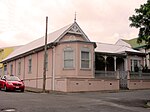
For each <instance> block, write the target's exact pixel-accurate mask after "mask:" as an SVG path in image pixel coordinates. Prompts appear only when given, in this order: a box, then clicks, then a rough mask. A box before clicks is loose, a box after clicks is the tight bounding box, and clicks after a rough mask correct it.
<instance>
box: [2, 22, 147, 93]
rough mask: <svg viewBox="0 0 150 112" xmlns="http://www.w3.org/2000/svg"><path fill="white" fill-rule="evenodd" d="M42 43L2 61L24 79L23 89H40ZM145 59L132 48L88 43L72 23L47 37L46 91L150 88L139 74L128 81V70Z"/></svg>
mask: <svg viewBox="0 0 150 112" xmlns="http://www.w3.org/2000/svg"><path fill="white" fill-rule="evenodd" d="M44 41H45V39H44V37H41V38H39V39H37V40H35V41H33V42H31V43H29V44H26V45H24V46H22V47H21V48H19V49H17V50H15V51H14V52H13V53H11V54H10V55H9V56H8V57H7V58H5V59H4V60H3V61H2V62H3V64H5V66H7V69H6V72H7V74H9V75H17V76H18V77H20V78H21V79H23V80H24V82H25V85H26V87H32V88H39V89H42V88H43V68H44V44H45V42H44ZM144 57H145V54H144V53H142V52H140V51H137V50H134V49H132V48H131V47H127V46H121V45H115V44H114V45H113V44H104V43H95V42H91V41H90V39H89V38H88V37H87V35H86V34H85V33H84V32H83V30H82V29H81V28H80V26H79V25H78V24H77V22H76V21H75V22H74V23H72V24H70V25H67V26H65V27H63V28H61V29H59V30H57V31H55V32H53V33H50V34H48V38H47V55H46V90H53V91H63V92H78V91H100V90H119V89H120V88H128V89H138V88H150V86H149V85H150V79H149V80H147V79H146V80H145V79H143V77H142V75H141V74H140V76H139V75H134V76H135V77H134V79H135V80H131V78H130V73H131V71H132V72H136V66H137V65H140V64H143V62H144V60H143V59H144ZM137 77H138V78H137ZM139 77H140V78H139ZM139 79H140V80H139ZM140 84H141V85H142V87H141V85H140ZM138 85H140V87H139V86H138Z"/></svg>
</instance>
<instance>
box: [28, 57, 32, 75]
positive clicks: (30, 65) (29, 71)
mask: <svg viewBox="0 0 150 112" xmlns="http://www.w3.org/2000/svg"><path fill="white" fill-rule="evenodd" d="M28 73H32V55H30V56H29V58H28Z"/></svg>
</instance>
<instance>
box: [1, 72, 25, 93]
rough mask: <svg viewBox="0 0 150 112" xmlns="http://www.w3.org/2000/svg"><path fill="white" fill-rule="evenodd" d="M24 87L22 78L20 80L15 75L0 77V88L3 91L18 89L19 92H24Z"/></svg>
mask: <svg viewBox="0 0 150 112" xmlns="http://www.w3.org/2000/svg"><path fill="white" fill-rule="evenodd" d="M24 88H25V85H24V83H23V80H20V79H19V78H18V77H17V76H14V75H11V76H10V75H4V76H2V78H1V79H0V89H3V90H5V91H8V90H11V91H15V90H20V91H21V92H24Z"/></svg>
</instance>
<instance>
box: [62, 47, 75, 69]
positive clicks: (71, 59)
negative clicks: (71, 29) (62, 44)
mask: <svg viewBox="0 0 150 112" xmlns="http://www.w3.org/2000/svg"><path fill="white" fill-rule="evenodd" d="M65 52H72V57H71V58H70V57H69V58H66V59H65ZM74 55H75V53H74V50H73V49H72V48H71V47H67V48H65V49H64V51H63V68H64V69H74V67H75V57H74ZM66 61H72V66H66V65H65V64H66Z"/></svg>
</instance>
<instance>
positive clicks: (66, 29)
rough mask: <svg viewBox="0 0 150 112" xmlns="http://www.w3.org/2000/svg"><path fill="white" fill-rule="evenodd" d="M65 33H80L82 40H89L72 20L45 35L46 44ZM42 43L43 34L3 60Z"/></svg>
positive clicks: (43, 41)
mask: <svg viewBox="0 0 150 112" xmlns="http://www.w3.org/2000/svg"><path fill="white" fill-rule="evenodd" d="M67 33H72V34H80V35H82V37H83V38H84V40H86V41H87V42H90V40H89V38H88V37H87V36H86V35H85V33H84V32H83V31H82V29H81V28H80V27H79V25H78V24H77V23H76V22H74V23H73V24H69V25H67V26H65V27H63V28H61V29H59V30H57V31H54V32H52V33H50V34H48V35H47V44H52V43H55V42H59V40H61V38H63V36H64V35H65V34H67ZM44 45H45V37H44V36H43V37H41V38H39V39H37V40H34V41H32V42H30V43H28V44H26V45H24V46H22V47H21V48H19V49H17V50H15V51H14V52H12V53H11V54H10V55H9V56H8V57H7V58H5V59H4V60H3V61H6V60H9V59H11V58H14V57H16V56H19V55H22V54H24V53H27V52H29V51H32V50H35V49H38V48H40V47H43V46H44Z"/></svg>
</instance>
